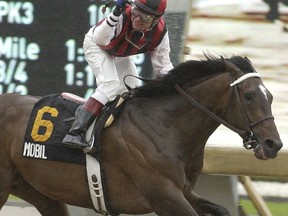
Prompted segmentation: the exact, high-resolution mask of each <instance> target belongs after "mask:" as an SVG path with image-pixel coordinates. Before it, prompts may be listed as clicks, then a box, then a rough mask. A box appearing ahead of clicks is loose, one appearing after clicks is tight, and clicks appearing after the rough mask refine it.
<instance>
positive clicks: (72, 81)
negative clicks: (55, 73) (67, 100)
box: [64, 39, 95, 87]
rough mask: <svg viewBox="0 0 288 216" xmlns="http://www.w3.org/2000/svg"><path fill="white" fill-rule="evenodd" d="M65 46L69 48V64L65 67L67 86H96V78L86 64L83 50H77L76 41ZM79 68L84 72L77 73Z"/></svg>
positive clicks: (71, 40)
mask: <svg viewBox="0 0 288 216" xmlns="http://www.w3.org/2000/svg"><path fill="white" fill-rule="evenodd" d="M65 46H66V47H67V61H68V62H69V63H68V64H66V65H65V66H64V70H65V71H66V84H67V85H68V86H73V85H76V86H84V85H87V86H88V87H92V86H94V85H95V78H94V75H93V72H92V70H91V68H90V67H89V66H88V65H87V63H86V62H85V58H84V53H83V48H82V47H81V48H77V45H76V41H75V40H73V39H69V40H67V41H66V42H65ZM79 66H80V67H81V68H82V69H84V70H80V71H77V70H76V68H77V67H79ZM83 66H84V68H83Z"/></svg>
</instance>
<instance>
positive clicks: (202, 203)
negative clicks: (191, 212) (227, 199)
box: [186, 192, 231, 216]
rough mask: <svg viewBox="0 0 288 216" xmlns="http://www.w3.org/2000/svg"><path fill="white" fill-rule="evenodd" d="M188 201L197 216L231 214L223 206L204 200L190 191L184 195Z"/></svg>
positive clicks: (223, 215)
mask: <svg viewBox="0 0 288 216" xmlns="http://www.w3.org/2000/svg"><path fill="white" fill-rule="evenodd" d="M186 199H187V200H188V202H189V203H190V204H191V206H193V208H194V209H195V210H196V212H197V213H198V214H199V216H206V215H207V214H208V215H211V216H231V214H230V213H229V212H228V210H227V209H226V208H224V207H223V206H220V205H217V204H215V203H212V202H210V201H208V200H205V199H203V198H201V197H199V196H197V195H196V194H195V193H193V192H191V193H189V194H188V195H187V196H186Z"/></svg>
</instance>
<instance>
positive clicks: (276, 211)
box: [240, 199, 288, 216]
mask: <svg viewBox="0 0 288 216" xmlns="http://www.w3.org/2000/svg"><path fill="white" fill-rule="evenodd" d="M240 204H241V206H242V207H243V209H244V211H245V212H246V214H247V215H258V213H257V210H256V209H255V207H254V206H253V204H252V203H251V201H250V200H246V199H241V200H240ZM266 204H267V206H268V208H269V209H270V211H271V213H272V215H273V216H287V212H288V203H287V202H277V203H276V202H266Z"/></svg>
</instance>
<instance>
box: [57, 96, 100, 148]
mask: <svg viewBox="0 0 288 216" xmlns="http://www.w3.org/2000/svg"><path fill="white" fill-rule="evenodd" d="M92 96H93V95H92ZM92 96H91V97H90V98H89V99H88V100H87V101H86V102H85V104H84V105H83V106H82V107H80V108H79V110H78V111H77V113H76V117H75V120H74V122H73V124H72V127H71V129H70V130H69V132H68V133H67V134H66V136H65V137H64V139H63V141H62V143H63V144H64V145H67V146H70V147H72V148H80V149H83V148H86V147H89V146H90V144H89V143H88V142H87V140H86V138H85V132H86V130H87V129H88V127H89V126H90V125H91V124H92V122H93V121H94V120H95V118H96V117H97V116H98V114H99V113H100V112H101V110H102V108H103V106H104V105H103V103H101V102H100V101H99V100H97V99H95V98H94V97H92Z"/></svg>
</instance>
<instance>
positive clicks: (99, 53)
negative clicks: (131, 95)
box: [83, 35, 141, 104]
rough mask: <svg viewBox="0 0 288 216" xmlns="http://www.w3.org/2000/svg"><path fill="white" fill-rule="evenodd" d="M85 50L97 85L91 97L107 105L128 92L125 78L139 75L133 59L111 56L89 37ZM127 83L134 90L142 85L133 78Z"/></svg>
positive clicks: (87, 36) (84, 45) (85, 40)
mask: <svg viewBox="0 0 288 216" xmlns="http://www.w3.org/2000/svg"><path fill="white" fill-rule="evenodd" d="M83 48H84V54H85V58H86V61H87V62H88V64H89V66H90V67H91V69H92V71H93V73H94V76H95V78H96V84H97V88H96V90H95V93H94V94H92V95H91V97H94V98H95V99H96V100H98V101H100V102H101V103H103V104H106V103H107V102H108V101H112V100H114V99H115V98H116V96H117V95H119V94H123V93H124V92H127V88H126V87H125V85H124V81H123V78H124V77H125V76H126V75H128V74H131V75H135V76H137V75H138V74H137V70H136V65H135V63H134V62H133V60H132V57H130V56H128V57H115V56H111V55H109V54H108V53H107V52H105V51H104V50H102V49H101V48H100V47H99V46H98V45H97V44H96V43H95V42H94V41H93V40H92V38H91V37H90V36H89V35H86V36H85V39H84V43H83ZM125 82H126V83H127V84H128V85H129V86H130V87H132V88H134V87H136V86H139V85H140V83H141V82H140V81H139V80H138V79H136V78H133V77H127V78H126V79H125ZM105 97H106V99H105Z"/></svg>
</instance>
